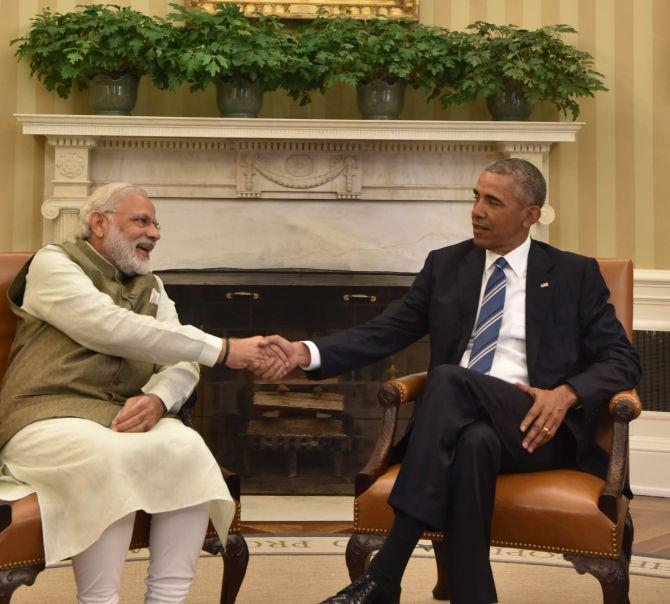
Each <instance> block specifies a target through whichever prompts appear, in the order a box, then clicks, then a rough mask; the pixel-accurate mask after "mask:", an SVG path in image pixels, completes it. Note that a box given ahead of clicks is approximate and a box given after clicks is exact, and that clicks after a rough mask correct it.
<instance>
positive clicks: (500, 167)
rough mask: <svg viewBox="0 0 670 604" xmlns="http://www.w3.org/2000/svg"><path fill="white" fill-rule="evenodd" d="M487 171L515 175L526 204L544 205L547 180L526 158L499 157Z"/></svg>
mask: <svg viewBox="0 0 670 604" xmlns="http://www.w3.org/2000/svg"><path fill="white" fill-rule="evenodd" d="M486 172H492V173H493V174H507V175H509V176H513V177H514V178H515V180H516V183H517V186H518V188H519V189H520V193H521V197H522V198H523V201H524V202H525V203H526V205H529V206H530V205H538V206H540V207H542V206H543V205H544V200H545V199H546V198H547V181H546V180H545V179H544V176H543V175H542V172H540V171H539V170H538V169H537V168H536V167H535V166H534V165H533V164H531V163H530V162H529V161H526V160H525V159H519V158H517V157H510V158H508V159H499V160H498V161H495V162H493V163H492V164H491V165H489V166H487V167H486Z"/></svg>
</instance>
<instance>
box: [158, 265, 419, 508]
mask: <svg viewBox="0 0 670 604" xmlns="http://www.w3.org/2000/svg"><path fill="white" fill-rule="evenodd" d="M160 275H161V278H162V279H163V281H164V283H165V286H166V290H167V291H168V294H169V295H170V297H171V298H172V299H173V300H174V302H175V304H176V306H177V310H178V312H179V316H180V319H181V321H182V323H184V324H192V325H196V326H198V327H201V328H203V329H204V330H205V331H207V332H209V333H212V334H214V335H218V336H224V335H228V336H232V337H247V336H252V335H257V334H272V333H278V334H280V335H282V336H284V337H286V338H287V339H290V340H309V339H313V338H315V337H317V336H321V335H326V334H328V333H333V332H336V331H339V330H341V329H346V328H348V327H351V326H353V325H359V324H361V323H364V322H365V321H367V320H369V319H371V318H373V317H375V316H376V315H377V314H379V313H380V312H382V311H383V310H384V308H386V306H387V305H388V304H389V303H390V302H391V301H393V300H395V299H398V298H400V297H401V296H402V295H403V294H404V293H405V292H406V291H407V288H408V287H409V285H410V284H411V282H412V280H413V278H414V275H412V274H409V273H347V272H339V271H338V272H335V271H333V272H311V271H300V270H296V271H284V270H282V271H262V272H261V271H234V270H218V271H164V272H162V273H160ZM428 359H429V345H428V339H427V337H426V338H424V339H422V340H420V341H418V342H416V343H415V344H413V345H412V346H410V347H408V348H406V349H405V350H403V351H401V352H399V353H397V354H395V355H392V356H391V357H389V358H387V359H383V360H380V361H379V362H377V363H374V364H373V365H370V366H368V367H364V368H362V369H358V370H355V371H350V372H347V373H345V374H343V375H341V376H337V377H334V378H330V379H328V380H322V381H311V380H308V379H307V378H306V377H305V374H304V372H303V371H301V370H299V369H298V370H296V371H295V372H293V373H291V374H290V375H288V376H286V377H285V378H284V379H283V380H280V381H279V382H278V383H270V382H266V381H263V380H261V379H257V378H255V377H254V376H253V375H252V374H251V373H249V372H246V371H241V370H239V371H238V370H231V369H228V368H227V367H219V366H217V367H214V368H203V369H202V379H201V383H200V386H199V390H198V400H197V403H196V406H195V408H194V411H193V423H194V427H195V428H196V429H197V430H198V431H199V432H200V433H201V434H202V436H203V438H204V439H205V441H206V442H207V444H208V446H209V447H210V448H211V450H212V451H213V453H214V455H215V456H216V458H217V459H218V460H219V461H220V462H221V463H222V464H223V465H225V466H226V467H228V468H229V469H231V470H233V471H235V472H237V473H239V474H240V475H241V476H242V492H243V493H244V494H264V495H270V494H271V495H278V494H287V495H351V494H353V479H354V476H355V475H356V473H357V472H358V471H359V470H360V469H361V468H362V467H363V466H364V465H365V463H366V462H367V460H368V458H369V456H370V453H371V451H372V448H373V446H374V443H375V441H376V439H377V436H378V434H379V432H380V428H381V415H382V410H381V407H380V406H379V404H378V403H377V391H378V389H379V387H380V386H381V385H382V384H383V383H384V382H385V381H386V380H388V379H390V378H393V377H398V376H402V375H406V374H409V373H415V372H418V371H425V369H426V368H427V366H428ZM410 413H411V408H409V406H408V407H407V408H404V409H401V414H400V417H401V420H400V424H399V429H398V434H397V435H396V438H400V436H402V434H403V433H404V429H405V426H406V422H407V419H408V417H409V415H410Z"/></svg>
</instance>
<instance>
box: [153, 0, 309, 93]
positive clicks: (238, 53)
mask: <svg viewBox="0 0 670 604" xmlns="http://www.w3.org/2000/svg"><path fill="white" fill-rule="evenodd" d="M170 6H171V7H172V8H173V9H174V12H172V13H170V14H169V15H168V16H167V19H168V21H169V22H170V23H172V24H174V27H173V30H172V33H171V36H172V43H171V47H172V49H171V51H170V52H169V53H167V54H166V55H165V56H164V57H162V58H161V59H160V60H159V69H158V70H157V75H156V78H155V81H156V83H157V85H158V86H159V87H163V88H170V89H172V88H174V87H176V86H177V85H179V84H181V83H184V82H186V83H188V84H189V85H190V88H191V90H202V89H204V88H206V87H207V86H209V85H210V84H213V83H215V82H216V81H217V80H218V79H220V78H223V79H247V80H250V81H251V82H258V83H259V84H260V85H261V86H262V88H263V90H265V91H271V90H275V89H276V88H278V87H279V86H280V85H282V84H283V83H284V82H285V80H286V77H287V70H291V69H293V67H292V63H291V62H292V57H293V56H294V54H295V52H294V51H295V47H296V45H297V40H296V38H295V36H293V35H292V34H289V33H288V32H286V31H285V30H284V27H283V25H282V22H281V21H280V20H279V19H278V18H277V17H275V16H266V15H258V16H256V17H254V18H247V17H245V16H244V14H243V12H242V10H241V9H240V7H239V6H238V5H236V4H230V3H217V5H216V7H215V10H214V11H213V12H211V13H210V12H208V11H205V10H202V9H200V8H185V7H183V6H181V5H178V4H171V5H170Z"/></svg>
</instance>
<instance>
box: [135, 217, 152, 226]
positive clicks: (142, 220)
mask: <svg viewBox="0 0 670 604" xmlns="http://www.w3.org/2000/svg"><path fill="white" fill-rule="evenodd" d="M135 222H136V223H137V224H139V225H141V226H143V227H148V226H149V219H148V218H147V217H146V216H138V217H137V218H135Z"/></svg>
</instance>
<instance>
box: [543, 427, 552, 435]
mask: <svg viewBox="0 0 670 604" xmlns="http://www.w3.org/2000/svg"><path fill="white" fill-rule="evenodd" d="M542 431H543V432H544V433H545V434H546V435H547V436H551V430H550V429H549V428H547V426H542Z"/></svg>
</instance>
